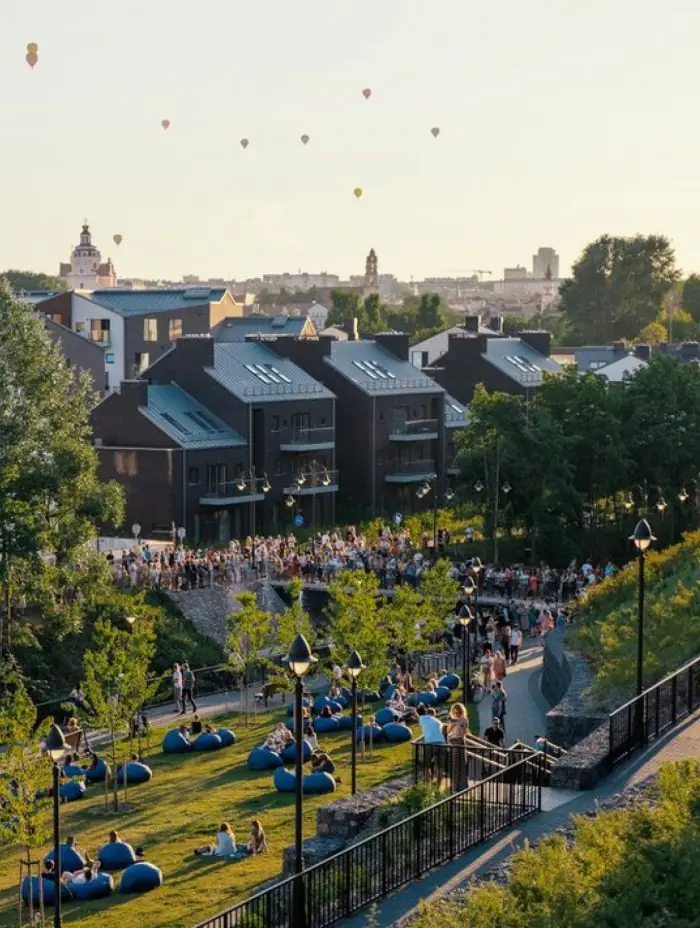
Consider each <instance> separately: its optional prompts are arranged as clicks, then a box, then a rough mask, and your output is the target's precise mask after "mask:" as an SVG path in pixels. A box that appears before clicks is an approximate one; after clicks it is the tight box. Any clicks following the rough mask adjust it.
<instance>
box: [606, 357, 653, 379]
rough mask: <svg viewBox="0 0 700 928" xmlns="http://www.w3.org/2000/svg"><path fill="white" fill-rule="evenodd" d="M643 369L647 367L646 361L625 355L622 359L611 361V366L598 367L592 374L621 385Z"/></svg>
mask: <svg viewBox="0 0 700 928" xmlns="http://www.w3.org/2000/svg"><path fill="white" fill-rule="evenodd" d="M645 367H649V365H648V364H647V362H646V361H643V360H642V359H641V358H636V357H635V356H634V355H633V354H627V355H625V357H624V358H618V359H617V361H613V362H612V364H606V366H605V367H599V368H598V369H597V370H596V371H594V373H595V374H597V375H598V376H599V377H607V379H608V380H609V381H610V382H611V383H623V382H624V381H625V380H629V378H630V377H633V376H634V375H635V374H636V373H637V372H638V371H641V370H644V368H645Z"/></svg>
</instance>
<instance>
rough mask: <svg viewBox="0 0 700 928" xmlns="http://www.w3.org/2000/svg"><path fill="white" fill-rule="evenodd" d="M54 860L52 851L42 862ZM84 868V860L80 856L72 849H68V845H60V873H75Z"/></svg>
mask: <svg viewBox="0 0 700 928" xmlns="http://www.w3.org/2000/svg"><path fill="white" fill-rule="evenodd" d="M54 859H55V854H54V852H53V851H50V852H49V853H48V854H47V855H46V857H45V858H44V860H54ZM84 866H85V858H84V857H83V855H82V854H80V853H78V851H76V849H75V848H74V847H70V846H69V845H68V844H62V845H61V873H65V872H66V870H70V872H71V873H75V871H76V870H80V868H81V867H84Z"/></svg>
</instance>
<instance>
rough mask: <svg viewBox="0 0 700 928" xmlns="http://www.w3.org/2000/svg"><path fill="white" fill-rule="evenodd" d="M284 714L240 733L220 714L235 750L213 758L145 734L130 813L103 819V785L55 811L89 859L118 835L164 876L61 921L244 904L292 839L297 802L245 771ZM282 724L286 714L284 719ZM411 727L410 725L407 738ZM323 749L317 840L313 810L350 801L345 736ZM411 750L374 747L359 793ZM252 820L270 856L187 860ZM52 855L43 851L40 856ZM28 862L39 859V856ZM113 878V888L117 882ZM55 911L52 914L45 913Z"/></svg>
mask: <svg viewBox="0 0 700 928" xmlns="http://www.w3.org/2000/svg"><path fill="white" fill-rule="evenodd" d="M282 717H283V716H282V714H281V713H280V712H279V711H278V712H276V713H267V714H265V715H262V716H258V721H257V723H256V724H255V726H253V725H252V724H251V726H250V728H248V729H245V728H243V727H240V726H241V725H242V722H241V720H240V719H239V718H238V717H236V718H235V719H232V718H231V717H221V718H219V719H217V720H216V724H218V725H219V726H221V727H232V728H233V729H234V730H235V731H236V734H237V736H238V739H239V740H238V743H237V744H236V745H234V746H233V747H231V748H226V749H224V750H221V751H217V752H214V753H211V754H206V753H202V754H192V755H188V756H177V755H165V754H162V753H160V742H161V740H162V736H163V734H164V731H165V729H162V730H160V731H156V732H155V733H154V734H153V736H152V745H153V754H152V756H151V757H150V758H149V759H148V761H147V762H148V763H149V764H150V765H151V766H152V767H153V780H152V781H151V782H150V783H148V784H145V785H143V786H138V787H134V788H133V789H130V790H129V804H130V805H133V806H134V808H133V811H131V812H129V813H118V814H117V815H113V814H109V815H105V814H103V813H102V809H103V804H104V800H103V792H102V791H101V787H100V786H92V787H89V789H88V797H87V798H86V799H83V800H81V801H79V802H76V803H72V804H70V805H63V806H62V807H61V821H62V834H63V836H64V837H65V835H67V834H74V835H75V836H76V837H77V839H78V841H79V843H80V844H81V845H82V847H83V848H87V849H88V850H89V851H90V853H91V854H92V855H94V854H95V853H96V851H97V849H98V847H99V846H100V845H101V844H103V843H104V842H105V840H106V838H107V833H108V832H109V831H110V829H112V828H116V829H117V830H118V831H119V832H120V833H121V835H122V837H123V838H124V840H126V841H129V842H130V843H131V844H132V845H133V846H137V845H143V846H144V847H145V848H146V852H147V858H148V860H149V861H151V862H152V863H154V864H156V865H157V866H159V867H160V868H161V869H162V870H163V874H164V885H163V887H162V888H161V889H159V890H156V891H155V892H152V893H148V894H145V895H140V896H135V897H133V896H122V895H119V894H115V895H114V896H112V897H111V898H110V899H106V900H102V901H99V902H93V903H80V904H78V903H67V904H66V905H65V908H64V923H65V924H66V925H71V926H76V928H77V926H80V928H124V926H126V925H143V926H148V928H191V926H193V925H195V924H197V923H198V922H199V921H200V920H202V919H204V918H206V917H207V916H210V915H214V914H215V913H216V912H218V911H219V910H221V909H224V908H226V907H228V906H231V905H234V904H235V903H236V902H239V901H241V900H243V899H245V898H246V897H247V896H248V895H250V894H251V892H252V891H253V890H254V889H255V887H256V886H257V885H258V884H259V883H261V882H263V881H265V880H268V879H270V878H272V877H274V876H276V875H278V874H279V873H280V871H281V855H282V850H283V849H284V848H285V847H288V846H289V845H291V844H292V843H293V841H294V796H293V795H286V794H280V793H278V792H276V791H275V789H274V787H273V785H272V772H261V773H255V772H253V771H251V770H248V767H247V765H246V759H247V756H248V752H249V751H250V749H251V748H252V747H254V746H255V745H257V744H260V743H261V741H262V740H263V737H264V736H265V735H266V734H267V733H268V732H269V731H270V730H271V729H272V728H273V726H274V725H275V723H276V722H278V721H279V720H280V718H282ZM284 717H286V716H284ZM416 731H417V726H416V727H415V728H414V733H415V732H416ZM320 740H321V745H322V746H323V747H324V748H325V749H326V750H328V751H330V753H331V755H332V757H333V758H334V760H335V761H336V763H337V766H338V770H337V775H338V776H340V777H341V778H342V780H343V783H342V785H341V786H340V787H339V788H338V790H337V792H336V793H334V794H333V795H332V796H319V797H310V796H309V797H304V833H305V835H306V836H307V837H308V836H311V835H312V834H315V832H316V827H315V821H316V809H317V808H318V807H319V806H322V805H327V804H328V803H329V802H332V801H334V800H336V799H339V798H343V797H345V796H349V795H350V732H338V733H337V734H333V735H326V736H323V737H322V738H321V739H320ZM410 758H411V745H410V743H408V744H396V745H391V746H390V745H377V747H375V749H374V756H373V757H372V758H368V759H367V760H366V761H365V762H361V761H359V754H358V790H365V789H369V788H370V787H372V786H375V785H376V784H378V783H381V782H383V781H384V780H387V779H391V778H394V777H398V776H402V775H403V774H405V773H408V772H409V770H410ZM253 818H259V819H260V820H261V821H262V823H263V825H264V827H265V830H266V832H267V835H268V840H269V843H270V851H269V853H268V854H265V855H262V856H260V857H257V858H251V859H249V860H245V861H242V862H231V861H220V860H216V859H211V858H210V859H206V858H194V857H193V850H194V848H195V847H198V846H200V845H202V844H205V843H209V842H210V841H212V840H213V838H214V835H215V833H216V831H217V829H218V826H219V824H220V823H221V822H222V821H229V822H230V823H231V825H232V826H233V828H234V831H235V832H236V837H237V839H238V840H239V841H243V840H247V838H248V828H249V825H250V821H251V820H252V819H253ZM48 850H49V848H48V847H46V848H44V849H42V853H46V851H48ZM20 856H23V852H22V851H20V849H18V848H13V849H3V851H2V852H0V926H2V928H10V926H12V928H14V926H15V925H17V923H18V922H17V874H18V860H19V858H20ZM35 856H39V855H38V854H37V855H35ZM118 879H119V876H118V875H116V879H115V883H116V884H117V885H118ZM52 911H53V910H49V912H52Z"/></svg>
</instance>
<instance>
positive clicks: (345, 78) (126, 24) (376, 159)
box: [0, 0, 700, 279]
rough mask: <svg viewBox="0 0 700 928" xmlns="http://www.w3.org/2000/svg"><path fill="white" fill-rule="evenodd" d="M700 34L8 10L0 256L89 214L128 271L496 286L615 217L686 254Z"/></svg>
mask: <svg viewBox="0 0 700 928" xmlns="http://www.w3.org/2000/svg"><path fill="white" fill-rule="evenodd" d="M699 36H700V3H699V2H698V0H672V2H671V3H666V4H663V3H661V2H660V0H586V2H585V3H577V2H574V0H528V2H523V0H500V2H497V3H495V2H494V3H485V2H481V3H478V4H477V3H474V2H470V0H432V2H429V0H296V2H292V0H245V2H244V0H115V2H107V0H93V2H90V3H88V2H85V0H83V2H81V0H0V88H1V89H0V268H1V267H22V268H31V269H35V270H42V271H45V272H49V273H55V272H56V271H57V267H58V262H59V261H61V260H67V258H68V255H69V250H70V248H71V246H72V245H74V244H75V243H76V240H77V237H78V233H79V229H80V223H81V221H82V219H83V217H84V216H87V217H88V218H89V221H90V224H91V227H92V229H93V234H94V239H95V241H96V244H98V245H99V246H100V248H101V249H102V252H103V255H104V256H107V255H111V257H112V258H113V260H114V261H115V264H116V267H117V271H118V272H119V273H120V274H121V275H123V276H129V275H134V276H142V277H171V278H177V277H179V276H180V275H181V274H183V273H197V274H199V275H200V276H209V275H217V276H219V275H220V276H226V277H237V278H244V277H248V276H254V275H259V274H262V273H263V272H278V271H283V270H289V271H296V270H297V269H300V268H301V269H303V270H307V271H320V270H328V271H333V272H336V273H340V274H342V275H347V274H350V273H360V272H361V271H362V268H363V261H364V256H365V255H366V253H367V251H368V250H369V248H370V247H372V246H373V247H374V248H375V249H376V250H377V253H378V255H379V259H380V271H391V272H393V273H395V274H397V275H399V276H400V277H402V278H404V279H405V278H407V277H408V276H409V275H411V274H412V275H414V276H416V277H423V276H437V275H452V276H454V275H455V274H457V273H471V271H472V269H473V268H476V267H480V268H488V269H490V270H493V271H494V274H495V276H500V274H501V273H502V268H503V266H504V265H507V266H513V265H515V264H517V263H518V262H520V263H522V264H525V265H526V266H528V267H529V266H530V260H531V255H532V253H533V252H534V251H535V250H536V248H537V246H539V245H553V246H554V247H556V248H557V249H558V251H559V253H560V254H561V256H562V262H563V268H564V269H568V267H569V265H570V264H571V262H572V261H573V260H575V258H576V256H577V255H578V253H579V252H580V250H581V248H582V247H583V246H584V245H585V244H586V243H587V242H588V241H590V240H591V239H593V238H595V237H596V236H598V235H600V234H602V233H604V232H610V233H612V234H632V233H635V232H644V233H652V232H656V233H664V234H666V235H668V236H669V237H670V238H671V239H672V241H673V243H674V246H675V247H676V250H677V255H678V260H679V263H680V265H681V266H682V267H683V268H684V269H686V270H696V269H698V268H700V223H698V221H697V216H698V214H699V213H700V183H699V176H700V137H699V135H698V130H697V128H696V124H697V119H696V109H697V105H698V100H699V99H700V94H699V93H698V91H699V89H700V72H699V71H698V68H697V57H696V50H697V43H698V37H699ZM28 42H36V43H37V44H38V46H39V63H38V65H37V66H36V68H35V69H34V70H33V71H32V70H30V68H29V67H28V66H27V64H26V63H25V60H24V56H25V54H26V45H27V43H28ZM364 87H371V88H372V90H373V96H372V98H371V100H370V101H369V102H367V101H365V100H364V99H363V97H362V93H361V92H362V89H363V88H364ZM166 118H167V119H170V120H171V121H172V125H171V127H170V129H169V131H167V132H165V131H163V129H162V128H161V126H160V121H161V120H162V119H166ZM432 126H439V127H440V128H441V131H442V134H441V136H440V138H439V139H438V140H437V141H436V140H435V139H433V138H432V136H431V135H430V128H431V127H432ZM303 133H308V134H309V135H310V136H311V141H310V143H309V144H308V145H307V146H306V147H304V146H303V145H302V144H301V142H300V136H301V135H302V134H303ZM242 137H248V138H249V139H250V147H249V148H248V149H247V151H244V150H243V149H242V148H241V147H240V145H239V140H240V139H241V138H242ZM355 187H363V188H364V190H365V194H364V197H363V199H362V200H360V201H357V200H356V199H355V197H354V196H353V193H352V191H353V188H355ZM115 233H121V234H122V235H123V236H124V240H123V243H122V245H121V246H120V247H119V248H118V247H117V246H116V245H114V244H113V243H112V241H111V238H112V235H113V234H115Z"/></svg>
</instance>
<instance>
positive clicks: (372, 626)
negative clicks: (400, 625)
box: [328, 570, 390, 689]
mask: <svg viewBox="0 0 700 928" xmlns="http://www.w3.org/2000/svg"><path fill="white" fill-rule="evenodd" d="M328 595H329V604H328V615H329V619H330V621H329V628H328V633H329V639H330V646H331V657H332V659H333V660H335V661H337V662H338V664H339V665H340V666H341V667H343V666H344V665H345V662H346V661H347V659H348V657H349V656H350V654H351V652H352V651H355V650H356V651H358V652H359V654H360V656H361V657H362V660H363V662H364V664H365V667H366V669H365V670H364V671H363V673H362V677H361V681H360V682H361V685H362V686H363V688H364V689H372V688H373V687H374V686H376V685H377V684H378V682H379V679H380V678H381V676H382V675H383V674H384V673H386V670H387V659H388V648H389V641H390V632H389V628H388V623H387V621H386V619H385V616H384V615H383V614H382V613H383V612H384V609H385V608H386V605H385V606H383V607H382V608H381V609H379V608H378V606H379V596H380V595H381V594H380V593H379V581H378V580H377V577H376V575H375V574H373V573H370V574H367V573H365V572H364V571H359V570H353V571H349V570H346V571H343V572H342V573H340V574H339V575H338V577H337V579H336V580H334V581H333V582H332V583H331V584H330V586H329V588H328Z"/></svg>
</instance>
